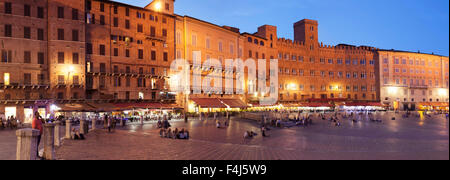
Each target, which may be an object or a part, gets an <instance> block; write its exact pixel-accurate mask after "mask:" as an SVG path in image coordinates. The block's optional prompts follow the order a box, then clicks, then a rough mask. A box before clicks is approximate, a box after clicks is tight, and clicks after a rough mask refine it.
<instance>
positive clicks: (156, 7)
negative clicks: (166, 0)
mask: <svg viewBox="0 0 450 180" xmlns="http://www.w3.org/2000/svg"><path fill="white" fill-rule="evenodd" d="M161 7H162V6H161V2H157V3H156V4H155V9H156V10H157V11H159V10H161Z"/></svg>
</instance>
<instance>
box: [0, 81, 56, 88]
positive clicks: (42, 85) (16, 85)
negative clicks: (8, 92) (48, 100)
mask: <svg viewBox="0 0 450 180" xmlns="http://www.w3.org/2000/svg"><path fill="white" fill-rule="evenodd" d="M49 87H50V85H49V83H48V82H39V83H37V84H33V83H31V82H29V81H22V82H12V83H9V84H8V85H5V84H4V83H0V89H40V88H45V89H48V88H49Z"/></svg>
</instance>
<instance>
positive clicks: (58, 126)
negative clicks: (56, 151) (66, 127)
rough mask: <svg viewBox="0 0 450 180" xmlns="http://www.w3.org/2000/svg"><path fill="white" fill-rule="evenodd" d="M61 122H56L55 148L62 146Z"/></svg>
mask: <svg viewBox="0 0 450 180" xmlns="http://www.w3.org/2000/svg"><path fill="white" fill-rule="evenodd" d="M60 132H61V122H60V121H56V122H55V146H57V147H59V146H61V137H60V136H61V135H60Z"/></svg>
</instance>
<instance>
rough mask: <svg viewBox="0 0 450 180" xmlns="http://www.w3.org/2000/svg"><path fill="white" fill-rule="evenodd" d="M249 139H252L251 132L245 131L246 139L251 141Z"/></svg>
mask: <svg viewBox="0 0 450 180" xmlns="http://www.w3.org/2000/svg"><path fill="white" fill-rule="evenodd" d="M249 138H251V137H250V132H248V131H245V133H244V139H249Z"/></svg>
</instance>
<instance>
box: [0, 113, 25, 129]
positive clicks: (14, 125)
mask: <svg viewBox="0 0 450 180" xmlns="http://www.w3.org/2000/svg"><path fill="white" fill-rule="evenodd" d="M20 127H22V122H21V121H20V120H19V119H17V118H16V117H14V116H9V117H8V118H7V119H3V117H0V129H6V128H9V129H18V128H20Z"/></svg>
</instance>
